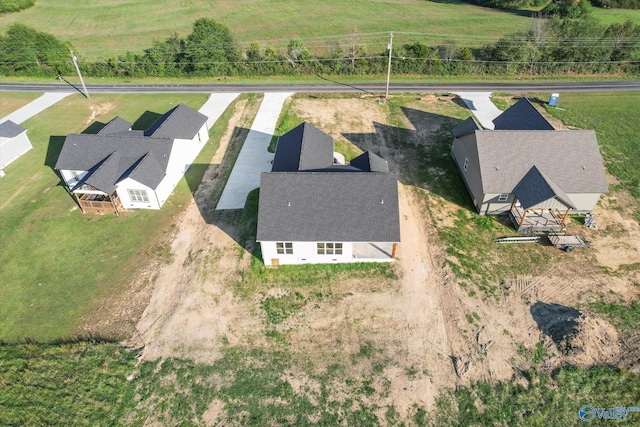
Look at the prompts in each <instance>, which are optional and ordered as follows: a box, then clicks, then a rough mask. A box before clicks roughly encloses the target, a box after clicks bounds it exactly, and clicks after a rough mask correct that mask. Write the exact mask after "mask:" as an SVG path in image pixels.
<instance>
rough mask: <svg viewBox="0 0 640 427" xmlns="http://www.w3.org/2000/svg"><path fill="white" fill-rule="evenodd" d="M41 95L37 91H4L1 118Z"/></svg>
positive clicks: (1, 102)
mask: <svg viewBox="0 0 640 427" xmlns="http://www.w3.org/2000/svg"><path fill="white" fill-rule="evenodd" d="M41 95H42V94H41V93H36V92H4V93H3V94H2V98H0V118H2V117H4V116H6V115H8V114H11V113H13V112H14V111H16V110H17V109H19V108H20V107H23V106H25V105H27V104H28V103H30V102H31V101H33V100H34V99H36V98H38V97H39V96H41Z"/></svg>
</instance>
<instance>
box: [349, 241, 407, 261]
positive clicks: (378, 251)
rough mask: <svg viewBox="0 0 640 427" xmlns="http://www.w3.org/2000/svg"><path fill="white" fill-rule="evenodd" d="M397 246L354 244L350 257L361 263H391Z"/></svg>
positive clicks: (391, 244) (394, 244)
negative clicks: (371, 261) (370, 261)
mask: <svg viewBox="0 0 640 427" xmlns="http://www.w3.org/2000/svg"><path fill="white" fill-rule="evenodd" d="M397 246H398V244H397V243H370V242H354V243H353V252H352V256H353V259H354V260H362V261H369V260H373V261H393V260H394V259H395V257H396V248H397Z"/></svg>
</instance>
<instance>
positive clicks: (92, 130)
mask: <svg viewBox="0 0 640 427" xmlns="http://www.w3.org/2000/svg"><path fill="white" fill-rule="evenodd" d="M105 125H106V123H102V122H93V123H91V124H90V125H89V126H88V127H87V128H86V129H85V130H83V131H82V132H81V133H84V134H89V135H93V134H96V133H98V131H99V130H100V129H102V128H103V127H104V126H105Z"/></svg>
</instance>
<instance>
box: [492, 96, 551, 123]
mask: <svg viewBox="0 0 640 427" xmlns="http://www.w3.org/2000/svg"><path fill="white" fill-rule="evenodd" d="M493 124H494V125H495V128H494V130H554V129H555V128H554V127H553V126H551V123H549V122H548V121H547V119H545V118H544V116H543V115H542V114H540V111H538V110H537V109H536V107H534V106H533V104H532V103H531V102H530V101H529V100H528V99H527V98H520V99H519V100H518V102H516V103H515V104H513V105H512V106H511V107H509V108H508V109H507V110H505V111H504V112H503V113H502V114H500V115H499V116H498V117H496V118H495V119H493Z"/></svg>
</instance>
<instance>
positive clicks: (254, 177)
mask: <svg viewBox="0 0 640 427" xmlns="http://www.w3.org/2000/svg"><path fill="white" fill-rule="evenodd" d="M292 94H293V93H292V92H274V93H265V95H264V99H263V100H262V104H261V105H260V109H259V110H258V114H256V118H255V120H254V121H253V125H252V126H251V130H250V131H249V134H248V135H247V138H246V139H245V141H244V144H243V145H242V149H241V150H240V154H239V155H238V159H237V160H236V163H235V165H233V170H232V171H231V175H230V176H229V180H228V181H227V185H226V186H225V187H224V190H223V192H222V196H220V201H219V202H218V206H216V210H223V209H242V208H244V204H245V202H246V201H247V196H248V195H249V192H250V191H251V190H253V189H255V188H257V187H260V174H261V173H262V172H269V171H270V170H271V162H272V160H273V153H269V151H268V148H269V143H270V142H271V137H272V136H273V133H274V131H275V129H276V122H277V121H278V117H279V116H280V111H281V110H282V106H283V105H284V101H285V100H286V99H287V98H288V97H289V96H291V95H292Z"/></svg>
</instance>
